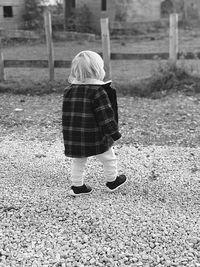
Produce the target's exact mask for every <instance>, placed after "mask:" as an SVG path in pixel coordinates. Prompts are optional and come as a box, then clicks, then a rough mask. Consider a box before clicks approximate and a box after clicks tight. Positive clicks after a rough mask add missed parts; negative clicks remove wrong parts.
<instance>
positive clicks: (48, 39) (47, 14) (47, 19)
mask: <svg viewBox="0 0 200 267" xmlns="http://www.w3.org/2000/svg"><path fill="white" fill-rule="evenodd" d="M44 22H45V34H46V42H47V51H48V63H49V78H50V81H54V51H53V41H52V25H51V13H50V11H48V10H46V11H45V12H44Z"/></svg>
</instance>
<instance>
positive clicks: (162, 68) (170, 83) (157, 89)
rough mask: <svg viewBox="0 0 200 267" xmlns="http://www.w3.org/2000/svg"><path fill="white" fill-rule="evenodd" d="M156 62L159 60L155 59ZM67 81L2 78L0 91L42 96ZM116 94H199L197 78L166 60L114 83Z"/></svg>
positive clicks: (199, 84) (59, 87)
mask: <svg viewBox="0 0 200 267" xmlns="http://www.w3.org/2000/svg"><path fill="white" fill-rule="evenodd" d="M158 62H159V61H158ZM67 85H68V84H67V83H66V80H62V81H54V82H49V81H47V80H46V81H27V80H23V79H21V80H19V81H13V80H12V81H9V80H7V81H5V82H2V83H0V93H6V92H8V93H13V94H24V95H44V94H51V93H62V92H63V90H64V88H65V87H66V86H67ZM114 85H115V87H116V89H117V92H118V95H121V96H137V97H146V98H161V97H163V96H166V95H167V94H171V93H173V92H177V91H181V92H183V93H186V94H196V93H200V77H199V76H197V75H196V76H194V75H192V74H191V72H190V71H189V70H188V69H187V68H186V67H185V66H184V65H180V66H175V65H173V64H171V63H169V62H167V63H166V62H165V63H161V62H159V63H158V66H157V68H156V69H155V70H154V72H153V74H152V75H151V76H149V77H148V78H141V79H136V80H131V81H127V80H126V81H123V80H122V81H117V82H114Z"/></svg>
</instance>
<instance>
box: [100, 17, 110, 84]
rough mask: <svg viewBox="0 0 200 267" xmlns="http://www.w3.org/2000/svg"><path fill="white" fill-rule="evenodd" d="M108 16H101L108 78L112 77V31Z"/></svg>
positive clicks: (104, 58)
mask: <svg viewBox="0 0 200 267" xmlns="http://www.w3.org/2000/svg"><path fill="white" fill-rule="evenodd" d="M108 22H109V21H108V18H101V21H100V23H101V38H102V49H103V60H104V68H105V72H106V77H105V79H106V80H109V79H111V64H110V33H109V28H108Z"/></svg>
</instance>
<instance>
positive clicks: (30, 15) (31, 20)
mask: <svg viewBox="0 0 200 267" xmlns="http://www.w3.org/2000/svg"><path fill="white" fill-rule="evenodd" d="M22 17H23V20H24V28H25V29H28V30H36V29H39V28H41V25H43V7H42V5H41V1H40V0H25V5H24V11H23V15H22Z"/></svg>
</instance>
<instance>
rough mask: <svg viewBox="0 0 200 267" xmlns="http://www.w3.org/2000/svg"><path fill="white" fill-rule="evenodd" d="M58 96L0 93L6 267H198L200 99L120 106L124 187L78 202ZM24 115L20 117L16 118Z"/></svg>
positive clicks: (91, 166) (94, 178) (97, 170)
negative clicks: (72, 193)
mask: <svg viewBox="0 0 200 267" xmlns="http://www.w3.org/2000/svg"><path fill="white" fill-rule="evenodd" d="M61 99H62V96H60V95H48V96H41V97H40V96H35V97H34V96H19V95H17V96H13V95H7V94H1V95H0V100H1V101H0V103H1V104H0V105H1V106H0V115H1V124H0V132H1V137H0V162H1V173H0V175H1V177H0V266H1V267H2V266H5V267H10V266H13V267H17V266H20V267H21V266H34V267H36V266H38V267H39V266H46V267H48V266H57V267H58V266H60V267H64V266H67V267H68V266H74V267H75V266H77V267H78V266H79V267H80V266H108V267H109V266H145V267H147V266H188V267H193V266H196V267H197V266H200V164H199V162H200V148H199V125H198V123H199V117H200V108H199V106H200V103H199V98H198V96H183V95H172V96H168V97H166V98H163V99H160V100H150V99H134V98H119V100H118V101H119V113H120V128H121V132H122V134H123V138H122V140H121V141H120V142H118V143H117V144H116V146H115V151H116V154H117V156H118V159H119V172H120V173H125V174H126V175H127V178H128V183H127V184H126V185H125V186H124V187H123V188H121V189H120V190H119V191H118V192H115V193H107V192H106V191H105V185H104V184H105V178H104V177H103V170H102V166H101V165H100V164H99V163H98V162H97V161H96V160H95V158H90V159H89V160H88V165H87V168H86V173H85V174H86V179H85V182H86V183H87V184H90V185H91V186H92V187H93V188H94V191H93V193H92V194H91V195H88V196H84V197H77V198H73V197H70V196H69V195H68V190H69V186H70V181H69V170H70V159H67V158H65V156H64V155H63V144H62V136H61V133H60V130H61V125H60V107H61ZM16 108H18V110H16Z"/></svg>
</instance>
